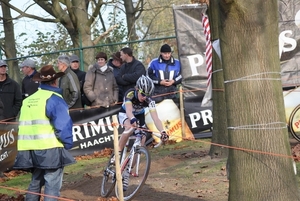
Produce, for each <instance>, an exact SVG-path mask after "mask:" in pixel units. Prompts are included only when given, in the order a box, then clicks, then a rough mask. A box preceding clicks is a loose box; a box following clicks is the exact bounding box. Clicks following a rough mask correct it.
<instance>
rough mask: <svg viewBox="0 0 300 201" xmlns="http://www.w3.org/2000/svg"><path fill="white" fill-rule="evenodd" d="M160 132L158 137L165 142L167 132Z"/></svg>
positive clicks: (167, 138) (167, 137)
mask: <svg viewBox="0 0 300 201" xmlns="http://www.w3.org/2000/svg"><path fill="white" fill-rule="evenodd" d="M160 134H161V137H160V139H161V140H162V141H163V142H166V141H168V140H169V136H168V134H167V133H166V131H161V132H160Z"/></svg>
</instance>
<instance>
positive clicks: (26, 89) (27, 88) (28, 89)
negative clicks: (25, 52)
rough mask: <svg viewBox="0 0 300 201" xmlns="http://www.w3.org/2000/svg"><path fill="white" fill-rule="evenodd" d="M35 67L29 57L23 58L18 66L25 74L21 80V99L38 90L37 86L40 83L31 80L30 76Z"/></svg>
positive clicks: (33, 72)
mask: <svg viewBox="0 0 300 201" xmlns="http://www.w3.org/2000/svg"><path fill="white" fill-rule="evenodd" d="M35 67H36V66H35V61H33V60H31V59H25V60H24V61H23V62H22V63H21V65H20V68H21V69H22V72H23V74H24V75H25V77H24V78H23V80H22V97H23V99H25V98H27V97H28V96H30V95H31V94H33V93H34V92H36V91H37V90H38V87H39V86H40V83H39V82H38V81H33V80H32V77H33V76H34V75H35V74H36V73H37V71H36V69H35Z"/></svg>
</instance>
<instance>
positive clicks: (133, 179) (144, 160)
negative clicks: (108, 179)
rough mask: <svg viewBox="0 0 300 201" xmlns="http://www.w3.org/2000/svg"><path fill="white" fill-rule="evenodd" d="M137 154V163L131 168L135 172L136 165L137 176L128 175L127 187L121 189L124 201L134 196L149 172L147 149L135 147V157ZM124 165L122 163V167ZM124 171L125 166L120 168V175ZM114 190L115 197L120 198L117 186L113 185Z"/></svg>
mask: <svg viewBox="0 0 300 201" xmlns="http://www.w3.org/2000/svg"><path fill="white" fill-rule="evenodd" d="M138 155H139V157H140V160H139V164H138V165H135V167H134V168H133V169H132V171H134V172H136V171H137V167H138V176H132V175H130V177H129V185H128V189H127V190H126V191H123V195H124V200H125V201H129V200H131V199H133V198H134V197H135V196H136V194H137V193H138V192H139V191H140V190H141V187H142V186H143V185H144V184H145V181H146V179H147V177H148V174H149V170H150V164H151V158H150V153H149V151H148V150H147V148H145V147H143V146H140V147H137V150H136V153H135V157H137V156H138ZM129 162H130V160H127V161H126V163H129ZM126 165H127V164H124V167H126ZM124 171H127V170H126V168H124V169H123V170H122V172H121V173H122V175H123V173H124ZM115 192H116V196H117V198H118V199H120V198H119V193H118V188H117V186H116V187H115Z"/></svg>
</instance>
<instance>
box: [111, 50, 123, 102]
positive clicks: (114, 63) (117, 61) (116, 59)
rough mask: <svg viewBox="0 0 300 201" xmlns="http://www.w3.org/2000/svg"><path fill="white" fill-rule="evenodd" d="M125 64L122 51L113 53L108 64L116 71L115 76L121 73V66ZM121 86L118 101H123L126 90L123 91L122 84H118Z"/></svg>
mask: <svg viewBox="0 0 300 201" xmlns="http://www.w3.org/2000/svg"><path fill="white" fill-rule="evenodd" d="M122 64H123V61H122V59H121V53H120V52H119V51H118V52H115V53H113V54H112V55H111V59H109V60H108V62H107V65H108V66H109V67H111V68H112V69H113V71H114V76H115V77H117V75H118V74H119V71H120V68H121V66H122ZM118 87H119V98H118V102H122V101H123V94H124V92H123V91H122V86H121V85H118Z"/></svg>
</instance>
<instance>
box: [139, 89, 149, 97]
mask: <svg viewBox="0 0 300 201" xmlns="http://www.w3.org/2000/svg"><path fill="white" fill-rule="evenodd" d="M139 92H140V94H141V95H142V96H143V97H145V96H147V97H149V96H150V95H149V94H147V93H145V92H143V90H141V89H139Z"/></svg>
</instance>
